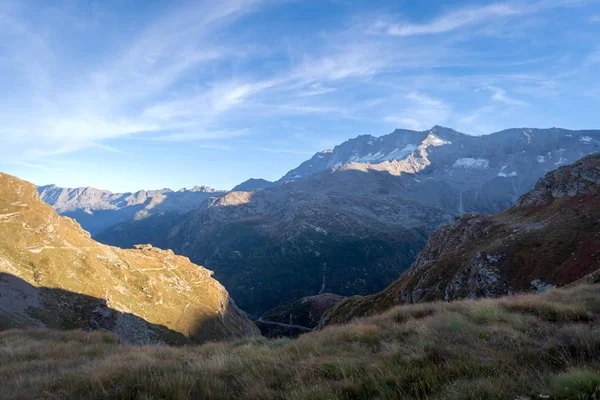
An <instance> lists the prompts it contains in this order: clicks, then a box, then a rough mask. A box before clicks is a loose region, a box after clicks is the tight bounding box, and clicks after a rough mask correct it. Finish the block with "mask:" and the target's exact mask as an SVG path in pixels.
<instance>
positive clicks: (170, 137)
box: [151, 129, 250, 142]
mask: <svg viewBox="0 0 600 400" xmlns="http://www.w3.org/2000/svg"><path fill="white" fill-rule="evenodd" d="M248 134H250V130H248V129H240V130H236V131H225V130H217V131H205V132H185V133H170V134H167V135H161V136H155V137H152V138H151V140H153V141H159V142H189V141H205V140H219V139H231V138H235V137H240V136H245V135H248Z"/></svg>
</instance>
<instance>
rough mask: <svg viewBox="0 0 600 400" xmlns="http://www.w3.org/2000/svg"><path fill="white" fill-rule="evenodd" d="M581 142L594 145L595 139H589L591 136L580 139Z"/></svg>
mask: <svg viewBox="0 0 600 400" xmlns="http://www.w3.org/2000/svg"><path fill="white" fill-rule="evenodd" d="M579 141H580V142H582V143H593V142H594V139H592V138H591V137H589V136H581V137H580V138H579Z"/></svg>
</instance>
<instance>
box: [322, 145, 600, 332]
mask: <svg viewBox="0 0 600 400" xmlns="http://www.w3.org/2000/svg"><path fill="white" fill-rule="evenodd" d="M599 269H600V155H591V156H588V157H585V158H583V159H581V160H580V161H578V162H576V163H574V164H573V165H569V166H565V167H561V168H559V169H557V170H556V171H553V172H551V173H549V174H547V175H546V176H545V177H544V178H542V179H540V181H539V182H538V184H537V185H536V186H535V188H534V189H533V190H532V191H531V192H529V193H527V194H525V195H523V196H522V197H521V198H520V199H519V200H518V201H517V203H516V204H515V205H514V206H513V207H511V208H510V209H508V210H507V211H505V212H502V213H499V214H495V215H492V216H484V215H465V216H463V217H461V218H459V219H457V220H456V221H455V222H454V223H453V224H452V225H449V226H446V227H443V228H441V229H440V230H438V231H437V232H436V233H435V234H434V235H432V236H431V237H430V239H429V241H428V242H427V245H426V246H425V248H424V249H423V250H422V251H421V252H420V253H419V255H418V256H417V258H416V260H415V262H414V263H413V265H412V266H411V267H410V268H409V269H408V270H407V271H406V272H405V273H404V274H402V276H401V277H400V279H398V280H397V281H396V282H394V283H393V284H392V285H390V286H389V287H388V288H387V289H385V290H384V291H382V292H380V293H378V294H375V295H371V296H366V297H359V296H356V297H352V298H350V299H348V300H345V301H343V302H341V303H340V304H339V305H338V306H337V307H336V308H334V309H333V310H331V312H329V313H328V315H326V316H325V317H324V321H323V324H327V323H339V322H345V321H348V320H349V319H352V318H355V317H358V316H364V315H368V314H373V313H378V312H381V311H384V310H386V309H388V308H390V307H392V306H394V305H396V304H401V303H417V302H423V301H435V300H447V301H448V300H454V299H460V298H479V297H499V296H502V295H506V294H512V293H518V292H527V291H536V292H539V291H544V290H547V289H548V288H551V287H556V286H564V285H568V284H572V283H574V282H582V283H590V282H595V281H597V280H598V275H599V273H598V270H599Z"/></svg>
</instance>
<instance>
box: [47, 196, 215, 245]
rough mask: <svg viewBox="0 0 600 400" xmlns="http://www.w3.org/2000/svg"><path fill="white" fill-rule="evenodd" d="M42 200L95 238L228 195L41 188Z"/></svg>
mask: <svg viewBox="0 0 600 400" xmlns="http://www.w3.org/2000/svg"><path fill="white" fill-rule="evenodd" d="M38 192H39V195H40V198H41V199H42V200H43V201H44V202H46V203H48V204H50V205H51V206H53V207H54V208H55V209H56V211H58V212H59V213H60V214H61V215H64V216H67V217H71V218H75V219H76V220H77V222H79V223H80V224H81V226H82V227H83V228H84V229H85V230H87V231H88V232H90V233H91V234H92V235H94V234H96V233H99V232H101V231H103V230H105V229H107V228H108V227H110V226H112V225H115V224H118V223H119V222H123V221H125V220H130V219H142V218H147V217H148V216H150V215H155V214H162V213H171V212H173V213H185V212H187V211H190V210H193V209H195V208H197V207H199V206H200V204H201V203H202V201H203V200H205V199H207V198H208V197H210V196H215V195H220V194H223V193H225V192H224V191H219V190H215V189H212V188H210V187H207V186H194V187H193V188H192V189H189V190H188V189H185V188H183V189H180V190H178V191H176V192H175V191H173V190H171V189H160V190H148V191H146V190H140V191H137V192H135V193H112V192H110V191H108V190H99V189H95V188H91V187H81V188H60V187H58V186H56V185H47V186H39V187H38Z"/></svg>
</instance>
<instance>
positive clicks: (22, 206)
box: [0, 174, 257, 343]
mask: <svg viewBox="0 0 600 400" xmlns="http://www.w3.org/2000/svg"><path fill="white" fill-rule="evenodd" d="M212 274H213V273H212V271H209V270H207V269H205V268H202V267H200V266H198V265H195V264H192V263H191V262H190V260H189V259H188V258H186V257H181V256H177V255H175V254H174V253H173V252H172V251H171V250H161V249H159V248H156V247H153V246H150V245H141V246H137V248H136V249H132V250H121V249H118V248H115V247H110V246H106V245H102V244H99V243H97V242H95V241H94V240H92V239H91V238H90V235H89V233H88V232H86V231H84V230H83V229H82V228H81V227H80V226H79V224H78V223H77V222H75V221H74V220H72V219H70V218H66V217H61V216H59V215H57V214H56V212H55V211H54V210H53V209H52V207H50V206H49V205H46V204H44V203H43V202H42V201H40V199H39V198H38V194H37V191H36V188H35V187H34V186H33V185H31V184H29V183H27V182H24V181H21V180H19V179H17V178H14V177H12V176H9V175H5V174H0V287H1V288H2V290H1V291H0V322H1V323H0V326H2V327H3V328H11V327H20V328H22V327H25V328H27V327H49V328H60V329H88V330H97V329H101V330H108V331H112V332H115V333H117V334H119V335H120V336H121V339H122V340H123V341H125V342H131V343H152V342H154V343H156V342H166V343H185V342H187V341H194V342H203V341H206V340H226V339H231V338H237V337H243V336H250V335H254V334H257V328H256V327H255V326H254V324H253V323H252V322H251V321H249V320H248V319H247V318H246V316H245V314H244V313H243V312H242V311H240V310H239V309H238V308H237V307H236V305H235V304H234V302H233V301H232V300H231V298H230V297H229V295H228V293H227V291H226V290H225V288H224V287H223V286H222V285H221V284H220V283H219V282H217V281H216V280H215V279H213V278H212Z"/></svg>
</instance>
